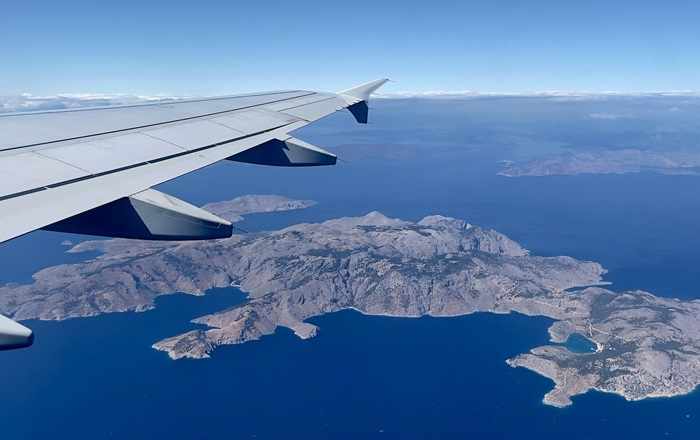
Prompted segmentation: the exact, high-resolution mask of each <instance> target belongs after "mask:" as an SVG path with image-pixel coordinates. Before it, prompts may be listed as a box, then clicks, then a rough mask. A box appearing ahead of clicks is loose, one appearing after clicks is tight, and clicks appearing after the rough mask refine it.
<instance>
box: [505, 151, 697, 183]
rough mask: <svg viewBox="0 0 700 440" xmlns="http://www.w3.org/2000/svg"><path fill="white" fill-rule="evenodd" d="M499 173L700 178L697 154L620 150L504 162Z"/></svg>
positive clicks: (572, 153)
mask: <svg viewBox="0 0 700 440" xmlns="http://www.w3.org/2000/svg"><path fill="white" fill-rule="evenodd" d="M502 164H503V169H502V170H501V171H500V172H499V173H498V174H499V175H501V176H506V177H528V176H529V177H533V176H574V175H578V174H629V173H641V172H649V173H656V174H668V175H694V176H696V175H700V154H698V152H697V151H654V150H644V149H634V148H626V149H620V150H592V151H570V152H565V153H561V154H556V155H551V156H545V157H541V158H536V159H532V160H527V161H504V162H503V163H502Z"/></svg>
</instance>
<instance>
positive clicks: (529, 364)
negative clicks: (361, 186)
mask: <svg viewBox="0 0 700 440" xmlns="http://www.w3.org/2000/svg"><path fill="white" fill-rule="evenodd" d="M310 204H311V202H308V201H306V202H298V201H293V200H289V199H285V198H278V197H267V198H261V197H248V198H239V199H235V200H233V201H230V202H222V203H217V204H212V205H208V209H211V210H213V211H215V212H216V213H217V214H219V215H226V216H228V217H229V218H236V216H240V215H244V214H246V213H249V212H260V211H275V210H278V209H298V208H301V207H304V206H309V205H310ZM82 251H99V252H101V254H100V255H99V256H98V257H96V258H93V259H89V260H87V261H84V262H80V263H74V264H67V265H60V266H55V267H50V268H47V269H44V270H42V271H40V272H38V273H36V274H35V275H34V281H33V283H31V284H25V285H16V284H13V285H6V286H2V287H0V312H2V313H4V314H7V315H9V316H11V317H13V318H14V319H20V320H22V319H56V320H60V319H66V318H75V317H81V316H93V315H98V314H101V313H108V312H119V311H143V310H148V309H150V308H152V307H154V300H155V298H156V297H158V296H160V295H168V294H173V293H177V292H182V293H188V294H194V295H203V294H205V292H206V291H207V290H209V289H212V288H215V287H226V286H229V285H232V284H235V285H237V286H240V288H241V289H242V290H243V291H245V292H246V293H247V294H248V300H247V302H245V303H243V304H241V305H239V306H236V307H233V308H230V309H227V310H223V311H220V312H217V313H213V314H210V315H207V316H202V317H200V318H197V319H196V320H194V321H193V322H196V323H198V324H203V325H204V326H206V327H204V328H202V329H197V330H192V331H188V332H186V333H183V334H180V335H176V336H173V337H170V338H167V339H164V340H162V341H159V342H156V343H155V344H154V345H153V347H154V348H155V349H157V350H161V351H164V352H166V353H167V354H168V355H169V356H170V357H171V358H172V359H181V358H206V357H209V355H210V354H211V353H212V351H213V350H215V349H216V347H218V346H221V345H229V344H241V343H245V342H247V341H252V340H257V339H260V338H262V337H263V336H265V335H270V334H272V333H274V332H275V330H276V329H277V328H279V327H286V328H289V329H291V330H293V331H294V332H295V334H296V335H298V336H299V337H301V338H311V337H313V336H314V335H315V334H316V333H317V332H318V330H319V329H318V328H317V327H316V326H314V325H313V324H310V323H308V319H309V318H312V317H315V316H320V315H323V314H328V313H333V312H337V311H340V310H345V309H355V310H358V311H360V312H361V313H364V314H369V315H391V316H401V317H419V316H425V315H430V316H436V317H440V316H455V315H465V314H470V313H474V312H479V311H481V312H493V313H511V312H517V313H522V314H525V315H532V316H534V315H540V316H546V317H548V318H551V319H552V320H553V323H552V325H551V327H550V328H549V333H550V337H551V344H550V345H547V346H543V347H537V348H534V349H532V350H531V351H530V352H529V353H525V354H521V355H518V356H515V357H514V358H512V359H509V360H507V362H508V364H509V365H511V366H513V367H524V368H528V369H530V370H532V371H535V372H537V373H539V374H542V375H544V376H546V377H548V378H550V379H552V380H553V381H554V384H555V386H554V389H553V390H552V391H551V392H549V393H548V394H547V395H546V396H545V398H544V402H545V403H547V404H550V405H554V406H566V405H569V404H571V397H572V396H574V395H577V394H581V393H585V392H586V391H588V390H593V389H595V390H599V391H604V392H611V393H616V394H619V395H621V396H623V397H625V398H627V399H629V400H638V399H644V398H648V397H657V396H674V395H679V394H683V393H687V392H689V391H691V390H692V389H694V388H695V387H696V386H697V385H698V384H699V383H700V372H699V371H700V369H699V368H698V367H699V366H700V301H680V300H675V299H667V298H660V297H656V296H654V295H652V294H650V293H646V292H641V291H632V292H622V293H615V292H612V291H610V290H607V289H604V288H602V287H600V286H602V285H603V284H604V283H603V281H602V276H603V275H604V273H605V270H604V269H603V268H602V267H601V266H600V265H599V264H598V263H595V262H586V261H579V260H576V259H573V258H570V257H538V256H533V255H530V253H529V252H528V251H527V250H525V249H523V248H522V247H521V246H520V245H519V244H517V243H516V242H514V241H513V240H511V239H509V238H508V237H506V236H505V235H503V234H501V233H498V232H496V231H493V230H489V229H483V228H480V227H478V226H474V225H471V224H469V223H467V222H465V221H463V220H458V219H454V218H448V217H442V216H439V215H436V216H429V217H425V218H424V219H422V220H420V221H417V222H411V221H404V220H399V219H393V218H388V217H386V216H384V215H382V214H381V213H378V212H372V213H369V214H367V215H365V216H362V217H348V218H339V219H333V220H328V221H325V222H322V223H313V224H312V223H305V224H298V225H294V226H290V227H287V228H284V229H281V230H278V231H270V232H261V233H254V234H244V235H236V236H234V237H232V238H229V239H225V240H217V241H207V242H179V243H172V242H171V243H164V242H137V241H129V240H121V239H115V240H98V241H88V242H83V243H80V244H78V245H76V246H74V247H73V248H72V249H71V252H82ZM574 334H578V335H581V336H583V337H585V338H587V339H588V340H590V341H591V342H593V343H594V344H595V346H596V347H597V349H596V351H595V352H588V353H577V352H573V351H570V350H569V349H568V348H567V347H566V346H565V345H563V344H562V343H564V342H566V341H567V339H568V338H569V337H570V336H571V335H574Z"/></svg>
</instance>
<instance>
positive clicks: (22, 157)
mask: <svg viewBox="0 0 700 440" xmlns="http://www.w3.org/2000/svg"><path fill="white" fill-rule="evenodd" d="M88 175H89V173H86V172H85V171H83V170H80V169H78V168H75V167H72V166H70V165H68V164H65V163H61V162H59V161H57V160H53V159H50V158H48V157H43V156H40V155H38V154H35V153H31V152H28V153H19V154H11V155H6V156H1V157H0V181H2V186H0V197H3V196H7V195H9V194H15V193H19V192H22V191H27V190H30V189H34V188H42V187H45V186H47V185H51V184H52V183H56V181H57V179H58V180H62V181H65V180H72V179H78V178H80V177H85V176H88Z"/></svg>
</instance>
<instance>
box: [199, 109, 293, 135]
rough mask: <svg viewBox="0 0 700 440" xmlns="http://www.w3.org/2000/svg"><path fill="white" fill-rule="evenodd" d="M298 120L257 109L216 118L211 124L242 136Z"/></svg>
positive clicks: (282, 114)
mask: <svg viewBox="0 0 700 440" xmlns="http://www.w3.org/2000/svg"><path fill="white" fill-rule="evenodd" d="M298 120H299V118H295V117H294V116H291V115H286V114H284V113H277V112H271V111H268V110H257V109H256V110H245V111H238V112H235V113H231V114H230V115H226V116H217V117H215V118H213V119H211V121H212V122H216V123H217V124H221V125H224V126H226V127H228V128H231V129H233V130H236V131H238V132H241V133H243V134H250V133H257V132H260V131H262V130H268V129H270V128H275V127H280V126H282V125H285V124H289V123H292V122H295V121H298Z"/></svg>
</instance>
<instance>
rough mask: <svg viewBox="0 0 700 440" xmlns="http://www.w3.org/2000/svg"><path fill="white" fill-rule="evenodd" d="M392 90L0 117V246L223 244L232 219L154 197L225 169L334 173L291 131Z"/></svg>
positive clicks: (356, 110)
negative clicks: (89, 239) (25, 242)
mask: <svg viewBox="0 0 700 440" xmlns="http://www.w3.org/2000/svg"><path fill="white" fill-rule="evenodd" d="M386 81H387V80H384V79H382V80H377V81H372V82H369V83H367V84H363V85H361V86H358V87H354V88H352V89H348V90H345V91H342V92H339V93H321V92H313V91H305V90H293V91H281V92H271V93H259V94H248V95H238V96H228V97H220V98H211V99H198V100H183V101H173V102H164V103H157V104H139V105H130V106H117V107H103V108H91V109H77V110H62V111H48V112H34V113H17V114H8V115H2V116H0V243H2V242H4V241H7V240H10V239H12V238H15V237H18V236H20V235H23V234H26V233H28V232H31V231H34V230H36V229H48V230H54V231H64V232H74V233H83V234H91V235H102V236H109V237H126V238H140V239H158V240H193V239H209V238H222V237H228V236H230V235H231V234H232V226H231V223H229V222H228V221H226V220H224V219H221V218H219V217H217V216H215V215H213V214H211V213H209V212H206V211H204V210H202V209H200V208H197V207H195V206H192V205H190V204H188V203H186V202H184V201H182V200H178V199H176V198H174V197H172V196H169V195H167V194H163V193H161V192H159V191H156V190H154V189H151V187H153V186H155V185H158V184H160V183H163V182H166V181H168V180H171V179H174V178H176V177H178V176H181V175H183V174H187V173H189V172H192V171H195V170H197V169H199V168H202V167H205V166H207V165H211V164H213V163H215V162H218V161H220V160H224V159H227V160H233V161H239V162H247V163H255V164H263V165H276V166H317V165H333V164H335V162H336V157H335V156H334V155H333V154H331V153H329V152H327V151H325V150H323V149H321V148H319V147H316V146H313V145H310V144H308V143H306V142H303V141H301V140H298V139H295V138H293V137H292V136H291V135H290V134H289V133H290V132H292V131H294V130H297V129H299V128H301V127H303V126H305V125H308V124H310V123H311V122H314V121H316V120H318V119H321V118H323V117H325V116H327V115H329V114H331V113H333V112H335V111H338V110H342V109H349V110H350V111H351V113H352V114H353V115H354V116H355V119H356V120H357V121H358V122H360V123H366V122H367V114H368V106H367V101H368V99H369V97H370V95H371V94H372V92H374V91H375V90H376V89H378V88H379V87H381V86H382V85H383V84H384V83H385V82H386Z"/></svg>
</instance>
